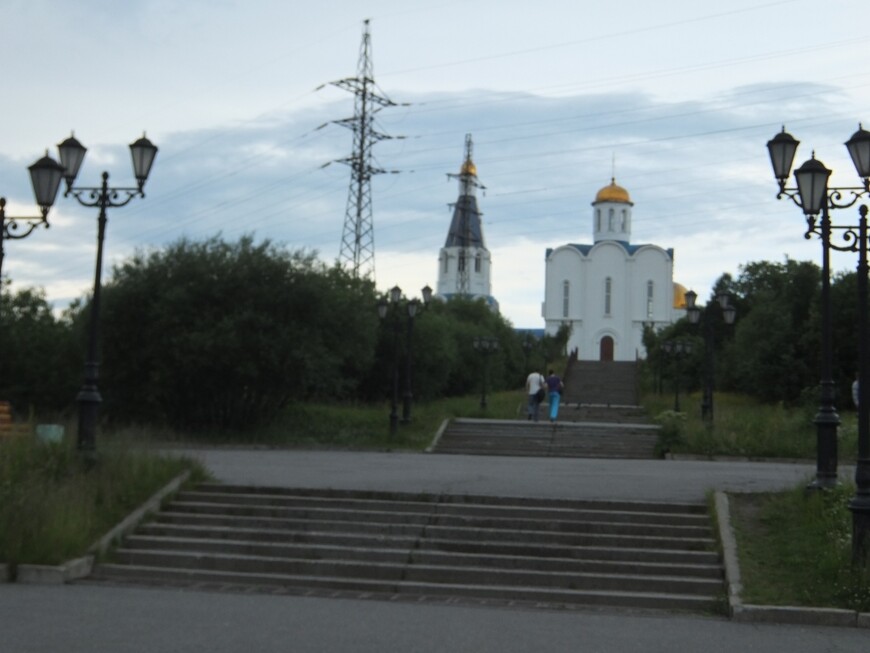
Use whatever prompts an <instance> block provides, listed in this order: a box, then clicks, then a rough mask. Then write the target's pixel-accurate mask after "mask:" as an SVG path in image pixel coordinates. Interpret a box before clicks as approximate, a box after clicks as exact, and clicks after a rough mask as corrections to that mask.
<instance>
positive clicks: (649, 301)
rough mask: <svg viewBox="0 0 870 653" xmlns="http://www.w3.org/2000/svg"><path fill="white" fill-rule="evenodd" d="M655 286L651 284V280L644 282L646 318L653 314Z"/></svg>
mask: <svg viewBox="0 0 870 653" xmlns="http://www.w3.org/2000/svg"><path fill="white" fill-rule="evenodd" d="M654 289H655V286H654V285H653V282H652V280H650V281H647V282H646V316H647V317H648V318H652V316H653V297H654V296H655V295H654Z"/></svg>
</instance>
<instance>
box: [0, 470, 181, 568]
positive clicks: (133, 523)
mask: <svg viewBox="0 0 870 653" xmlns="http://www.w3.org/2000/svg"><path fill="white" fill-rule="evenodd" d="M189 477H190V470H188V471H185V472H182V473H181V474H179V475H178V476H176V477H175V478H174V479H172V480H171V481H169V483H167V484H166V485H165V486H164V487H163V488H161V489H160V490H158V491H157V492H156V493H155V494H154V495H152V496H151V498H150V499H148V500H147V501H146V502H145V503H143V504H142V505H141V506H139V507H138V508H136V510H134V511H133V512H131V513H130V514H129V515H127V517H125V518H124V519H123V520H122V521H121V522H120V523H119V524H118V525H117V526H115V527H114V528H113V529H112V530H110V531H109V532H108V533H106V534H105V535H103V537H101V538H100V539H99V540H97V541H96V542H94V543H93V544H92V545H91V546H90V548H89V549H88V551H87V555H85V556H83V557H81V558H76V559H75V560H68V561H67V562H64V563H62V564H60V565H18V568H17V579H16V580H17V582H19V583H30V584H42V585H62V584H64V583H69V582H72V581H74V580H78V579H79V578H85V577H86V576H90V574H91V572H92V571H93V568H94V560H95V559H96V557H97V556H98V555H102V554H104V553H105V552H106V551H107V550H108V549H109V547H111V546H112V544H114V543H115V542H118V541H120V539H121V538H122V537H123V536H124V535H126V534H127V533H129V532H131V531H133V530H134V529H135V528H136V527H137V526H138V525H139V523H140V522H141V521H142V520H143V519H144V518H145V516H146V515H148V514H149V513H152V512H156V511H157V510H159V509H160V504H161V503H162V502H163V499H165V498H166V497H167V496H168V495H170V494H173V493H175V492H177V491H178V488H180V487H181V485H182V483H184V482H185V481H186V480H187V479H188V478H189ZM4 567H5V565H4ZM4 578H6V575H5V574H3V573H2V572H0V579H4ZM0 582H2V580H0Z"/></svg>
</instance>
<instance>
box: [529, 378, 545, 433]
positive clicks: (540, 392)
mask: <svg viewBox="0 0 870 653" xmlns="http://www.w3.org/2000/svg"><path fill="white" fill-rule="evenodd" d="M546 386H547V380H546V379H545V378H544V375H543V374H541V373H540V372H531V373H530V374H529V375H528V376H527V377H526V395H527V397H528V403H527V404H526V412H527V413H528V419H530V420H531V419H534V420H535V421H536V422H537V421H538V410H539V408H540V406H541V402H542V401H543V400H544V393H545V388H546Z"/></svg>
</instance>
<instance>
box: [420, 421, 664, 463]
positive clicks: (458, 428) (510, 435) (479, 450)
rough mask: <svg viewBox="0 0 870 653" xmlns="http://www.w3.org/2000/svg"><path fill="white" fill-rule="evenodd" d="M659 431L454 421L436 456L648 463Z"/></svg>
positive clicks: (631, 426)
mask: <svg viewBox="0 0 870 653" xmlns="http://www.w3.org/2000/svg"><path fill="white" fill-rule="evenodd" d="M658 433H659V427H658V426H654V425H649V424H613V423H600V422H596V423H589V422H583V423H574V422H557V423H555V424H551V423H548V422H529V421H516V420H473V419H455V420H452V421H451V422H450V423H449V424H448V426H447V428H446V429H445V430H444V431H443V433H442V434H441V436H440V438H438V440H437V442H436V443H434V445H433V446H432V447H430V451H432V452H434V453H463V454H477V455H503V456H540V457H548V456H556V457H586V458H634V459H648V458H653V457H655V455H656V444H657V442H658Z"/></svg>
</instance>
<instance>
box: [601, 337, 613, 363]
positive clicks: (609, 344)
mask: <svg viewBox="0 0 870 653" xmlns="http://www.w3.org/2000/svg"><path fill="white" fill-rule="evenodd" d="M600 348H601V353H600V356H599V359H600V360H601V361H606V362H611V361H612V360H613V338H611V337H610V336H604V337H603V338H602V339H601V346H600Z"/></svg>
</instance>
